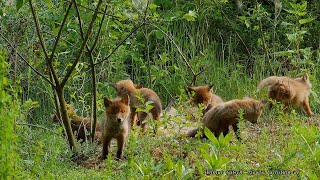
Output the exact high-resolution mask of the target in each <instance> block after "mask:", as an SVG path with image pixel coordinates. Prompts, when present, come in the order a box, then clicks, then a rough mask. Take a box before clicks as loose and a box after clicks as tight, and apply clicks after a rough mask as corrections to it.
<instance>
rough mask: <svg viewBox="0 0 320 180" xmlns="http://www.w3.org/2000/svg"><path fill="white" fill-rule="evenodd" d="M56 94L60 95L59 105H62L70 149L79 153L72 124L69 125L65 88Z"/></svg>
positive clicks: (60, 88)
mask: <svg viewBox="0 0 320 180" xmlns="http://www.w3.org/2000/svg"><path fill="white" fill-rule="evenodd" d="M56 92H57V95H58V99H59V103H60V111H61V116H62V119H63V121H62V122H63V124H64V127H65V128H66V133H67V137H68V142H69V145H70V148H71V150H72V151H73V152H77V149H76V143H75V140H74V138H73V132H72V129H71V124H70V123H69V118H68V112H67V106H66V101H65V99H64V88H63V87H57V88H56Z"/></svg>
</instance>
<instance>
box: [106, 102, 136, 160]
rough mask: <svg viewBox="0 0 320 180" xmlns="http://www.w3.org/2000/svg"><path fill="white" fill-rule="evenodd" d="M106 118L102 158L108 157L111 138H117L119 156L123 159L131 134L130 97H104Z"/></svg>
mask: <svg viewBox="0 0 320 180" xmlns="http://www.w3.org/2000/svg"><path fill="white" fill-rule="evenodd" d="M104 106H105V112H106V119H105V121H104V122H103V139H102V140H103V143H102V159H106V157H107V155H108V153H109V148H110V144H111V140H112V139H113V138H115V139H116V140H117V143H118V151H117V158H118V159H123V150H124V147H125V144H126V141H127V139H128V135H129V130H130V127H129V114H130V108H129V99H128V97H126V98H122V99H120V98H116V99H113V100H109V99H108V98H104Z"/></svg>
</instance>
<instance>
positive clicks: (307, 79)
mask: <svg viewBox="0 0 320 180" xmlns="http://www.w3.org/2000/svg"><path fill="white" fill-rule="evenodd" d="M302 80H304V81H305V82H308V81H309V76H308V74H307V73H304V75H303V77H302Z"/></svg>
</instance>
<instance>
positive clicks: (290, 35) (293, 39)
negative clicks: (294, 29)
mask: <svg viewBox="0 0 320 180" xmlns="http://www.w3.org/2000/svg"><path fill="white" fill-rule="evenodd" d="M286 35H287V38H288V40H289V41H290V42H295V41H297V39H298V35H297V34H296V33H294V34H286Z"/></svg>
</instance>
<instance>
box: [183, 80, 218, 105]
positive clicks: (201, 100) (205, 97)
mask: <svg viewBox="0 0 320 180" xmlns="http://www.w3.org/2000/svg"><path fill="white" fill-rule="evenodd" d="M212 87H213V85H210V86H197V87H188V91H189V92H194V95H193V96H192V101H193V103H195V104H203V106H204V108H205V109H206V108H207V107H208V105H209V103H210V101H211V98H212V93H211V89H212Z"/></svg>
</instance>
